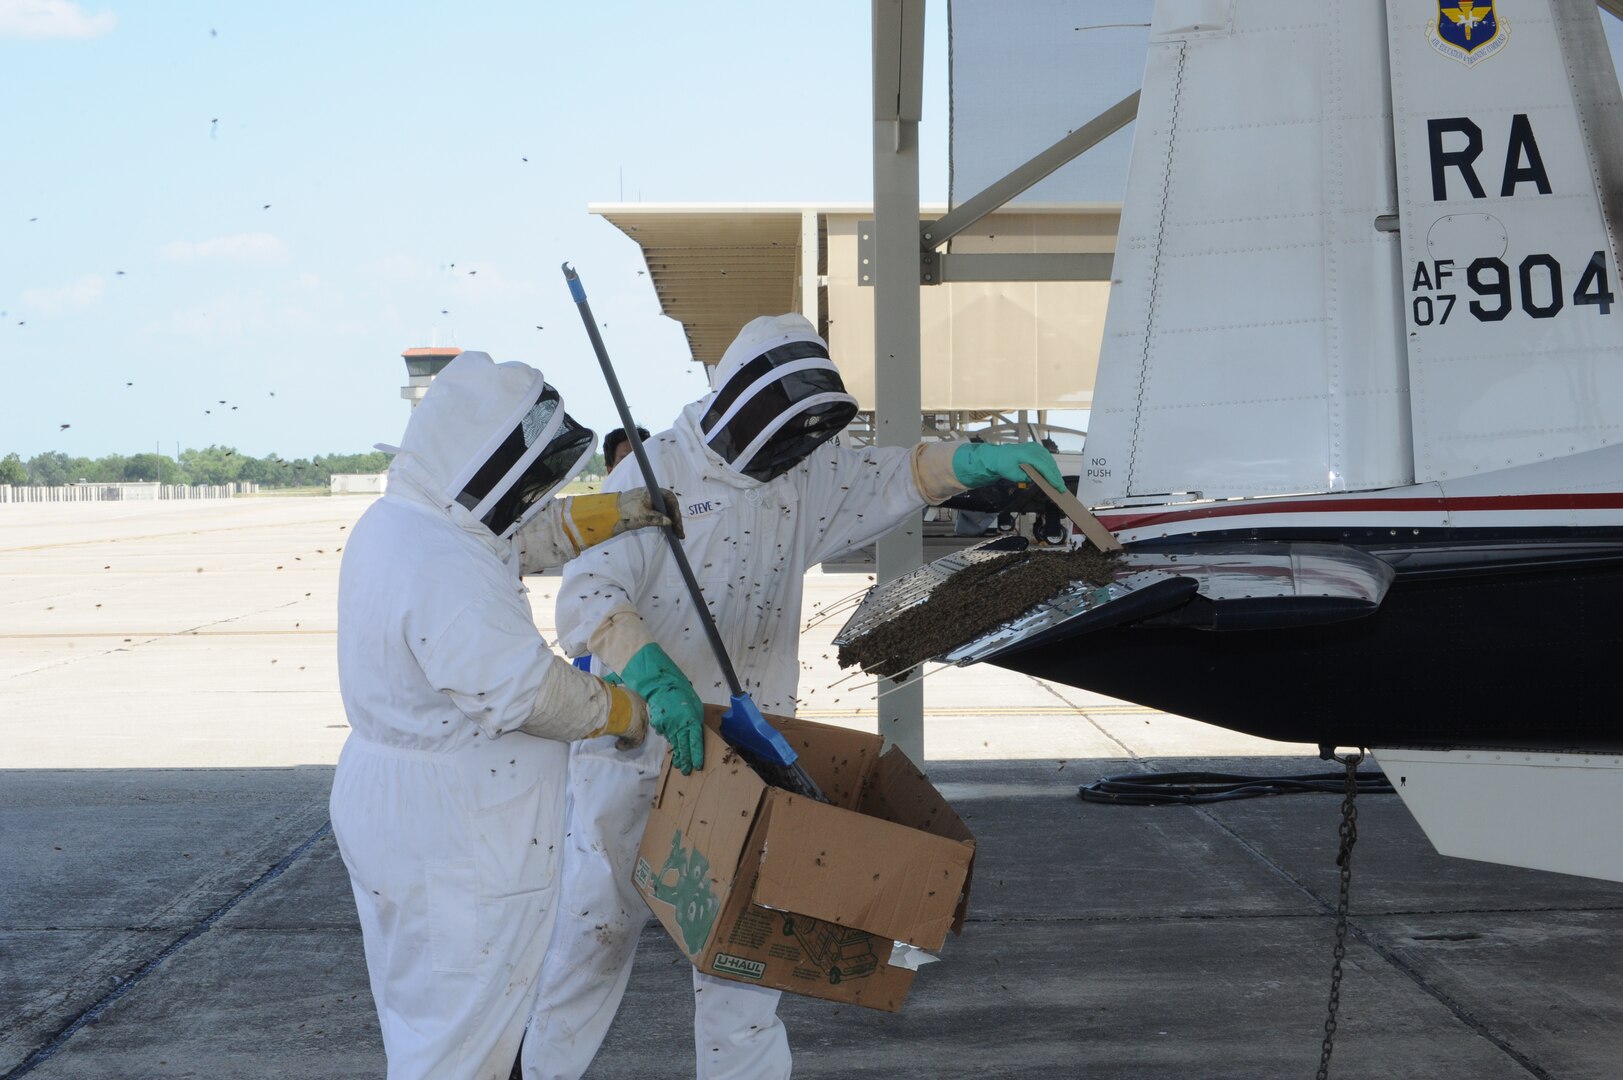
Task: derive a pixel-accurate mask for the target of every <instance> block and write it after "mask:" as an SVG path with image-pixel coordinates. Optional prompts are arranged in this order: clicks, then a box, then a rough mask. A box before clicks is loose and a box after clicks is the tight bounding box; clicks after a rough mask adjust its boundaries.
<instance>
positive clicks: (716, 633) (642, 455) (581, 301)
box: [563, 263, 744, 697]
mask: <svg viewBox="0 0 1623 1080" xmlns="http://www.w3.org/2000/svg"><path fill="white" fill-rule="evenodd" d="M563 270H564V280H566V281H568V282H569V294H570V295H571V296H573V297H574V298H575V305H576V306H577V307H578V308H579V309H580V317H581V319H582V320H583V321H585V323H586V336H587V337H589V338H591V339H592V349H593V351H595V352H596V353H597V363H598V366H599V367H601V368H602V369H603V378H604V379H605V380H606V381H607V382H608V384H609V394H610V395H612V396H613V398H614V407H615V409H617V410H618V411H619V413H620V423H622V424H624V425H625V432H626V442H628V443H630V444H631V453H632V455H633V456H634V457H636V459H637V467H638V468H639V469H641V470H642V480H643V483H645V484H647V485H648V497H649V499H650V500H652V505H653V506H655V507H661V508H662V507H663V506H664V505H665V503H664V500H663V499H662V498H661V497H660V494H659V480H658V479H657V478H656V477H655V476H654V467H653V465H651V464H650V463H649V461H648V453H647V451H645V450H644V449H643V448H642V439H640V438H638V437H637V425H636V423H635V422H634V421H633V420H632V419H631V407H630V406H629V405H627V404H626V396H625V394H623V393H621V391H620V380H619V379H617V378H615V375H614V365H613V364H611V363H609V350H608V349H607V348H606V347H605V346H604V344H603V338H602V335H600V334H599V333H598V332H597V320H596V319H594V318H593V317H592V305H591V304H589V303H587V302H586V287H585V286H584V285H582V284H581V283H580V276H579V275H577V274H576V273H575V268H574V267H572V266H570V265H569V264H568V263H564V266H563ZM664 532H665V539H666V540H667V541H669V543H670V545H671V557H672V558H674V559H675V560H676V567H677V569H678V570H680V571H682V580H683V582H685V583H686V584H687V587H688V595H689V596H690V597H692V598H693V604H694V606H695V607H697V608H698V609H699V621H700V623H701V624H702V625H703V626H704V636H705V637H706V638H708V639H709V640H710V648H711V650H712V651H713V652H715V654H716V662H717V663H718V664H720V665H721V673H722V675H724V676H725V677H726V679H727V686H728V689H729V690H731V692H732V695H733V696H734V697H743V696H744V688H743V686H742V685H740V684H739V681H738V672H736V671H734V670H733V662H732V660H731V658H729V657H728V655H727V646H726V645H725V644H723V643H722V640H721V631H720V630H718V629H716V619H715V616H713V615H711V614H710V605H709V604H706V603H705V602H704V591H703V590H702V589H700V588H699V580H698V579H697V578H695V577H694V576H693V566H692V564H690V563H689V562H688V555H687V551H686V550H685V549H683V547H682V541H681V540H679V539H677V536H676V530H675V529H674V528H671V527H669V526H667V527H666V528H665V530H664Z"/></svg>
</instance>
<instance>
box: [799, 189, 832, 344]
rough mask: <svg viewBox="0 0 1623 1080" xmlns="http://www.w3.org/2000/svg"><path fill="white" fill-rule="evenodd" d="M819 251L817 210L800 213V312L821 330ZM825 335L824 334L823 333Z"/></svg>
mask: <svg viewBox="0 0 1623 1080" xmlns="http://www.w3.org/2000/svg"><path fill="white" fill-rule="evenodd" d="M820 254H821V252H819V251H818V242H817V211H815V210H806V211H803V212H802V213H801V215H800V313H801V314H802V315H804V316H806V319H807V321H809V322H810V323H811V324H812V325H813V326H815V327H818V331H819V333H821V330H822V325H823V324H822V314H823V313H822V311H821V310H820V305H819V304H818V303H817V262H818V256H819V255H820ZM825 336H826V335H825Z"/></svg>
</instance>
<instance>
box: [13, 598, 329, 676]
mask: <svg viewBox="0 0 1623 1080" xmlns="http://www.w3.org/2000/svg"><path fill="white" fill-rule="evenodd" d="M303 599H304V598H303V597H300V598H299V599H298V600H289V601H288V602H287V603H285V604H272V605H271V606H270V607H267V608H260V609H259V610H258V611H244V612H243V613H242V614H240V615H231V616H228V617H226V618H224V619H215V620H214V621H213V622H206V623H199V624H198V625H197V626H190V627H187V628H186V629H185V630H175V631H172V632H170V633H165V634H155V635H152V636H149V637H144V638H142V640H140V641H133V640H132V641H128V642H124V643H121V644H119V645H118V646H116V647H115V648H111V649H101V650H99V651H97V652H88V653H81V654H79V655H77V656H70V657H68V658H67V659H66V660H58V661H57V662H56V663H54V664H42V665H40V666H39V667H36V668H29V669H28V670H26V671H16V672H13V673H12V674H11V675H9V676H7V677H8V678H12V679H22V678H26V677H27V676H29V675H37V674H39V673H40V672H42V671H51V670H52V669H54V668H63V667H67V666H68V665H70V664H77V663H80V662H81V661H84V660H95V659H98V658H100V657H103V656H111V655H113V654H114V653H117V652H132V651H134V650H135V649H138V648H140V647H141V646H143V645H151V644H152V643H153V642H154V641H168V640H169V639H170V638H177V637H191V636H195V635H196V634H197V633H198V632H199V631H202V630H206V629H208V628H209V627H211V626H223V625H224V624H226V623H231V622H236V621H237V620H238V619H250V618H253V617H254V616H255V615H264V614H265V613H267V612H271V611H280V610H281V609H282V608H290V607H292V606H293V605H294V604H297V603H300V602H302V601H303ZM93 636H106V635H93Z"/></svg>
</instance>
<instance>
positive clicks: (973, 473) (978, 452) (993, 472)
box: [632, 442, 1070, 690]
mask: <svg viewBox="0 0 1623 1080" xmlns="http://www.w3.org/2000/svg"><path fill="white" fill-rule="evenodd" d="M1021 464H1027V465H1031V466H1033V467H1035V468H1036V470H1037V471H1038V472H1040V473H1042V474H1043V479H1044V480H1047V481H1048V482H1049V483H1050V484H1053V485H1054V486H1055V487H1057V488H1065V478H1064V477H1062V476H1060V474H1059V464H1058V463H1057V462H1055V461H1054V455H1053V454H1050V453H1049V452H1048V450H1047V449H1046V448H1045V447H1044V446H1043V445H1042V443H1034V442H1027V443H1004V444H1002V445H996V444H993V443H965V444H964V445H962V446H960V447H959V448H958V449H957V450H955V451H953V454H952V472H953V475H954V476H956V477H957V478H958V482H959V483H960V484H963V485H965V486H966V487H971V488H978V487H985V486H986V485H987V484H990V483H992V482H993V481H994V480H1013V481H1015V482H1016V483H1028V484H1029V483H1030V482H1031V477H1029V476H1027V475H1026V474H1025V473H1023V472H1021V471H1020V466H1021ZM1065 490H1067V491H1069V490H1070V488H1065ZM632 689H633V690H635V689H636V687H632Z"/></svg>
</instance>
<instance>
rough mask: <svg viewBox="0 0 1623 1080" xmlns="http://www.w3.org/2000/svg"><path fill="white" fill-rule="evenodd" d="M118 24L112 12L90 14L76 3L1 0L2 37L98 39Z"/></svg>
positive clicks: (110, 31)
mask: <svg viewBox="0 0 1623 1080" xmlns="http://www.w3.org/2000/svg"><path fill="white" fill-rule="evenodd" d="M117 25H118V16H117V15H114V14H113V13H112V12H111V11H98V12H97V13H96V14H94V15H90V14H87V13H85V12H84V11H82V10H80V8H79V5H78V4H76V3H73V2H72V0H0V38H94V37H103V36H105V35H107V34H110V33H112V32H113V27H115V26H117Z"/></svg>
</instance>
